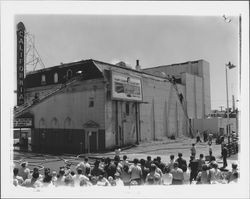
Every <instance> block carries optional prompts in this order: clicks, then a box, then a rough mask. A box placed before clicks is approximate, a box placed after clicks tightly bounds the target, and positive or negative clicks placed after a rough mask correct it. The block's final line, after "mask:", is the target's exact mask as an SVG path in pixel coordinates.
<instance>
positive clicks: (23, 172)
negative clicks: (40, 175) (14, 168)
mask: <svg viewBox="0 0 250 199" xmlns="http://www.w3.org/2000/svg"><path fill="white" fill-rule="evenodd" d="M27 166H28V162H22V163H21V168H20V169H19V171H18V175H19V176H21V177H22V178H23V180H26V179H28V178H29V176H30V169H29V168H28V167H27Z"/></svg>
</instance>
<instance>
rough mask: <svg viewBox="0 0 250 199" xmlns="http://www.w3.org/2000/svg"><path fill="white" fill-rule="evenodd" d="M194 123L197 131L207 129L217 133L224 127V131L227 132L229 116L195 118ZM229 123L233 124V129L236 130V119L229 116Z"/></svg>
mask: <svg viewBox="0 0 250 199" xmlns="http://www.w3.org/2000/svg"><path fill="white" fill-rule="evenodd" d="M192 124H193V128H194V130H195V132H196V131H197V130H199V131H200V132H203V131H206V130H207V131H209V132H211V133H213V134H217V133H218V132H219V130H220V128H224V132H225V133H226V132H227V131H226V125H227V118H207V119H194V120H192ZM229 124H230V126H231V131H236V119H235V118H229Z"/></svg>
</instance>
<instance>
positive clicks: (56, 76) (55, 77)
mask: <svg viewBox="0 0 250 199" xmlns="http://www.w3.org/2000/svg"><path fill="white" fill-rule="evenodd" d="M57 82H58V74H57V73H55V74H54V83H57Z"/></svg>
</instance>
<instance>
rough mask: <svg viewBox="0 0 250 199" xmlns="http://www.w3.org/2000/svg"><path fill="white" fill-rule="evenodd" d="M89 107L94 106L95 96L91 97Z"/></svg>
mask: <svg viewBox="0 0 250 199" xmlns="http://www.w3.org/2000/svg"><path fill="white" fill-rule="evenodd" d="M89 107H94V98H90V99H89Z"/></svg>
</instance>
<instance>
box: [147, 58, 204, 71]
mask: <svg viewBox="0 0 250 199" xmlns="http://www.w3.org/2000/svg"><path fill="white" fill-rule="evenodd" d="M200 61H205V60H204V59H199V60H195V61H186V62H182V63H175V64H169V65H161V66H155V67H149V68H144V69H143V70H147V69H153V68H161V67H171V66H176V65H185V64H189V63H191V64H195V63H198V62H200Z"/></svg>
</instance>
